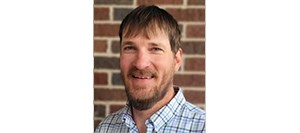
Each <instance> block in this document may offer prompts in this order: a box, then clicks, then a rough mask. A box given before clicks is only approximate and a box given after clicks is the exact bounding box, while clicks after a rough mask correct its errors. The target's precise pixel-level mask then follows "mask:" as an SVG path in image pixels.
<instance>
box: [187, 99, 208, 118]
mask: <svg viewBox="0 0 300 133" xmlns="http://www.w3.org/2000/svg"><path fill="white" fill-rule="evenodd" d="M182 115H183V116H184V117H187V118H191V117H192V118H193V119H197V118H198V119H201V120H204V119H205V111H204V110H202V109H201V108H199V107H197V106H196V105H194V104H192V103H190V102H187V101H186V102H185V104H184V105H183V106H182Z"/></svg>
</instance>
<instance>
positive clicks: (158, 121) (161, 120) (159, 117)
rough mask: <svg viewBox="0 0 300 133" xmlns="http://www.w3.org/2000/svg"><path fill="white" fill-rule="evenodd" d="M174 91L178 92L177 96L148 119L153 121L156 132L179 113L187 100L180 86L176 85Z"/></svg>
mask: <svg viewBox="0 0 300 133" xmlns="http://www.w3.org/2000/svg"><path fill="white" fill-rule="evenodd" d="M174 91H175V93H176V95H175V97H174V98H173V99H172V100H171V101H170V102H169V103H168V104H166V105H165V106H163V107H162V108H161V109H160V110H158V111H157V112H156V113H155V114H153V115H152V116H151V117H150V119H148V122H150V123H153V126H154V130H155V131H156V132H158V131H159V129H160V128H161V127H163V126H165V125H166V124H167V123H168V122H169V121H170V120H172V118H173V117H174V116H175V115H176V114H178V113H179V111H180V110H181V107H182V105H183V104H184V103H185V101H186V100H185V98H184V96H183V93H182V90H181V89H180V88H179V87H174Z"/></svg>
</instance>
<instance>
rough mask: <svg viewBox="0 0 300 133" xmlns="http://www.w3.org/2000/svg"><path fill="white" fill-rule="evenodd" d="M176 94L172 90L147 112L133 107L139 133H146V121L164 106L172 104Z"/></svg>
mask: <svg viewBox="0 0 300 133" xmlns="http://www.w3.org/2000/svg"><path fill="white" fill-rule="evenodd" d="M174 94H175V92H174V89H173V88H172V89H170V90H169V91H168V92H167V94H166V95H165V97H164V98H163V99H161V100H160V101H158V102H157V103H156V104H154V105H153V106H152V107H151V108H149V109H147V110H137V109H135V108H134V107H132V113H133V119H134V122H135V123H136V125H137V127H138V129H139V132H141V133H143V132H146V125H145V122H146V120H147V119H149V118H150V117H151V116H152V115H153V114H154V113H155V112H157V111H158V110H159V109H161V108H162V107H163V106H165V105H166V104H167V103H168V102H170V101H171V100H172V98H173V96H174Z"/></svg>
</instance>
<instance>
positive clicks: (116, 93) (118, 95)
mask: <svg viewBox="0 0 300 133" xmlns="http://www.w3.org/2000/svg"><path fill="white" fill-rule="evenodd" d="M94 99H95V100H100V101H126V100H127V96H126V93H125V90H119V89H106V88H101V89H95V91H94Z"/></svg>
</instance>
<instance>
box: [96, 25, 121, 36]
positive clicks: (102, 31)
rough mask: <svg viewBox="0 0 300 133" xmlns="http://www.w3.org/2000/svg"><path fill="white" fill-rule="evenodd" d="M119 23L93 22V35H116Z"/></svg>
mask: <svg viewBox="0 0 300 133" xmlns="http://www.w3.org/2000/svg"><path fill="white" fill-rule="evenodd" d="M118 34H119V24H95V25H94V36H101V37H103V36H107V37H118Z"/></svg>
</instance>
